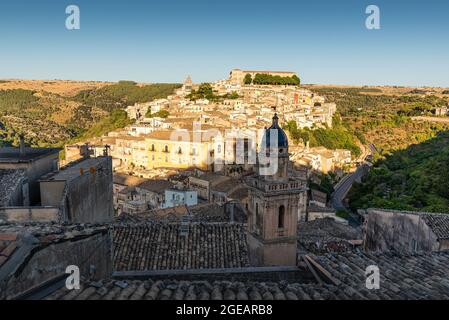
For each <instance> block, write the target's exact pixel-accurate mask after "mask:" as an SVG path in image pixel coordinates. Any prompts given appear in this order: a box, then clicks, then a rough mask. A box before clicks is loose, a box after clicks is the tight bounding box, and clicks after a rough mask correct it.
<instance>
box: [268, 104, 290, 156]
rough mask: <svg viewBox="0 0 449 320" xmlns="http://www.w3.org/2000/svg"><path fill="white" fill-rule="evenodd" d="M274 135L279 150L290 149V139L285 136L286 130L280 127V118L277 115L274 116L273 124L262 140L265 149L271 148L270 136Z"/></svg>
mask: <svg viewBox="0 0 449 320" xmlns="http://www.w3.org/2000/svg"><path fill="white" fill-rule="evenodd" d="M271 134H274V135H275V138H276V139H277V147H278V148H288V138H287V135H286V134H285V132H284V130H282V128H281V127H280V126H279V117H278V116H277V114H276V113H275V114H274V117H273V123H272V124H271V127H269V128H268V129H265V133H264V135H263V139H262V146H265V148H267V149H268V148H270V135H271Z"/></svg>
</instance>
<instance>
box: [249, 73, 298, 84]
mask: <svg viewBox="0 0 449 320" xmlns="http://www.w3.org/2000/svg"><path fill="white" fill-rule="evenodd" d="M243 82H244V83H245V84H251V83H253V84H261V85H287V86H299V85H300V83H301V81H300V79H299V78H298V76H296V75H294V76H291V77H282V76H274V75H271V74H266V73H256V75H255V76H254V79H252V77H251V75H250V74H249V73H248V74H247V75H245V78H244V79H243Z"/></svg>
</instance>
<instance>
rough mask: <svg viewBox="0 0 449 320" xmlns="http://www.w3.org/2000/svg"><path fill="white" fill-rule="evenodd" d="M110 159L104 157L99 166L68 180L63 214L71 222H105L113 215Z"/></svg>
mask: <svg viewBox="0 0 449 320" xmlns="http://www.w3.org/2000/svg"><path fill="white" fill-rule="evenodd" d="M112 181H113V180H112V161H111V158H110V157H105V158H104V162H103V163H102V165H101V168H96V170H95V171H93V172H86V173H85V174H83V175H81V176H79V177H77V178H76V179H73V180H70V181H69V182H68V184H67V188H68V189H67V195H66V199H65V205H64V206H63V207H64V210H65V212H64V216H65V217H66V219H67V220H68V221H70V222H71V223H106V222H111V221H112V219H113V217H114V207H113V199H112V198H113V196H112Z"/></svg>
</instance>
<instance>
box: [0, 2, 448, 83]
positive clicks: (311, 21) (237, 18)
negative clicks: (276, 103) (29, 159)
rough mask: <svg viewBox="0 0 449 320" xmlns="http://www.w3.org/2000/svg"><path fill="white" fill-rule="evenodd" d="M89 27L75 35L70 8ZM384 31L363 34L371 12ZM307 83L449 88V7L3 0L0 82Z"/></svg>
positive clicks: (426, 4)
mask: <svg viewBox="0 0 449 320" xmlns="http://www.w3.org/2000/svg"><path fill="white" fill-rule="evenodd" d="M70 4H76V5H78V6H79V7H80V10H81V29H80V30H75V31H69V30H67V29H66V28H65V20H66V17H67V15H66V13H65V8H66V7H67V6H68V5H70ZM370 4H375V5H377V6H379V8H380V10H381V29H380V30H368V29H366V28H365V19H366V17H367V15H366V14H365V9H366V7H367V6H368V5H370ZM237 67H238V68H242V69H276V70H293V71H296V72H297V73H298V74H299V75H300V77H301V79H302V81H303V82H304V83H334V84H359V85H364V84H367V85H370V84H388V85H428V86H449V1H447V0H441V1H414V0H408V1H403V0H394V1H392V0H388V1H380V0H372V1H364V0H339V1H335V0H334V1H322V0H315V1H299V0H296V1H293V0H292V1H287V0H276V1H263V0H257V1H256V0H246V1H244V0H240V1H234V0H227V1H215V0H207V1H206V0H190V1H186V0H164V1H162V0H159V1H154V0H153V1H148V0H146V1H144V0H142V1H140V0H128V1H114V0H108V1H106V0H89V1H84V0H72V1H63V0H53V1H52V0H40V1H31V0H28V1H23V0H14V1H8V2H7V1H6V0H2V1H1V3H0V78H25V79H76V80H108V81H116V80H121V79H129V80H135V81H141V82H181V81H183V79H184V78H185V77H186V75H188V74H190V75H191V76H192V78H193V80H194V82H202V81H213V80H217V79H222V78H226V77H227V75H228V72H229V70H230V69H232V68H237Z"/></svg>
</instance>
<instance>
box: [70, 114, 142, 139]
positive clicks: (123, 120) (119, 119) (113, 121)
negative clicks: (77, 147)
mask: <svg viewBox="0 0 449 320" xmlns="http://www.w3.org/2000/svg"><path fill="white" fill-rule="evenodd" d="M132 123H133V120H130V119H129V118H128V115H127V113H126V111H124V110H122V109H114V110H112V111H111V113H110V114H109V115H108V116H106V117H104V118H103V119H101V120H99V121H98V122H97V123H95V124H94V125H93V126H92V127H90V128H88V129H87V130H85V131H83V132H82V133H81V134H80V135H79V136H77V137H76V138H75V139H73V141H83V140H85V139H88V138H91V137H100V136H102V135H104V134H106V133H108V132H110V131H114V130H116V129H119V128H124V127H126V126H127V125H130V124H132Z"/></svg>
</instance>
